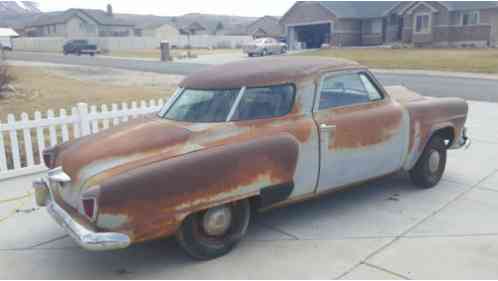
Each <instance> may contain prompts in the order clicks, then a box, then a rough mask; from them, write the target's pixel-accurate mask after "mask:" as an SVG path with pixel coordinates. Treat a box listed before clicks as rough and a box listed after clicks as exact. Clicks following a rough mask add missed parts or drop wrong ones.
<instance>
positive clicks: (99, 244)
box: [33, 179, 131, 251]
mask: <svg viewBox="0 0 498 281" xmlns="http://www.w3.org/2000/svg"><path fill="white" fill-rule="evenodd" d="M33 188H34V190H35V200H36V203H37V204H38V205H39V206H41V207H46V208H47V211H48V213H49V214H50V215H51V216H52V218H53V219H54V220H55V221H56V222H57V223H58V224H59V225H60V226H61V227H62V228H64V230H65V231H66V232H67V233H68V234H69V235H70V236H71V237H72V238H73V239H74V240H75V241H76V243H78V245H80V246H81V247H82V248H84V249H86V250H90V251H108V250H117V249H123V248H126V247H128V246H129V245H130V244H131V240H130V237H129V236H128V235H126V234H123V233H114V232H96V231H94V230H93V229H91V228H89V227H88V226H85V225H84V224H82V223H79V222H78V221H77V220H75V219H74V218H73V217H72V216H71V215H70V214H69V213H68V212H67V211H66V210H64V209H63V208H62V207H61V206H59V204H57V202H56V201H55V200H54V199H53V196H52V194H51V191H50V188H49V186H48V183H47V181H46V180H44V179H42V180H38V181H35V182H34V183H33Z"/></svg>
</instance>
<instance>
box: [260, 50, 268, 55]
mask: <svg viewBox="0 0 498 281" xmlns="http://www.w3.org/2000/svg"><path fill="white" fill-rule="evenodd" d="M267 55H268V51H267V50H266V49H264V50H263V51H262V52H261V56H262V57H266V56H267Z"/></svg>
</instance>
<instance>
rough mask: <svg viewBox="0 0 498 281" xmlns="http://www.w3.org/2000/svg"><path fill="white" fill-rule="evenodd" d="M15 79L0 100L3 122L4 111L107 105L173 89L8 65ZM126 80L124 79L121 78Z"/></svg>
mask: <svg viewBox="0 0 498 281" xmlns="http://www.w3.org/2000/svg"><path fill="white" fill-rule="evenodd" d="M11 71H12V74H13V75H14V77H16V81H15V82H14V83H13V84H12V85H13V86H14V87H15V89H16V93H15V94H13V95H12V96H10V97H7V98H3V99H0V121H2V122H5V120H6V117H7V114H8V113H14V114H16V115H17V116H19V114H20V113H22V112H26V113H28V114H30V115H31V114H32V113H33V112H34V111H41V112H46V111H47V110H48V109H54V110H59V109H61V108H65V109H66V110H69V109H70V107H72V106H74V105H75V104H76V103H78V102H86V103H89V104H96V105H99V104H111V103H121V102H131V101H140V100H144V99H145V100H149V99H158V98H165V97H167V96H168V95H170V94H171V93H172V92H173V91H174V85H172V86H171V88H166V89H165V88H159V87H146V86H145V87H144V86H139V85H134V86H119V85H112V84H108V83H101V82H95V81H84V80H78V79H73V78H69V77H65V76H62V75H56V74H54V73H52V72H50V71H47V70H44V69H43V68H41V67H31V66H12V68H11ZM124 79H126V78H124Z"/></svg>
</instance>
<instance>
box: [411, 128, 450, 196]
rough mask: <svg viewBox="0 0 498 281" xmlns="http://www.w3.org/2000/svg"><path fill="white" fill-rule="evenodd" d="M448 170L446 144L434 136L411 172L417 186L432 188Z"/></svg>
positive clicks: (439, 137) (440, 138)
mask: <svg viewBox="0 0 498 281" xmlns="http://www.w3.org/2000/svg"><path fill="white" fill-rule="evenodd" d="M445 169H446V144H445V142H444V139H443V138H442V137H441V136H438V135H436V136H433V137H432V138H431V140H430V141H429V143H428V144H427V146H426V147H425V149H424V152H423V153H422V155H421V156H420V159H419V160H418V162H417V164H416V165H415V167H414V168H413V169H412V170H411V171H410V177H411V179H412V181H413V183H415V184H416V185H417V186H419V187H422V188H432V187H434V186H436V185H437V184H438V183H439V181H440V180H441V178H442V177H443V174H444V170H445Z"/></svg>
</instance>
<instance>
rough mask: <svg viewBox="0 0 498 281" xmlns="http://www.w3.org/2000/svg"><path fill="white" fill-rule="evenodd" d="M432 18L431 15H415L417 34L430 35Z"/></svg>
mask: <svg viewBox="0 0 498 281" xmlns="http://www.w3.org/2000/svg"><path fill="white" fill-rule="evenodd" d="M430 23H431V17H430V15H429V14H420V15H415V32H417V33H428V32H430V31H431V28H430Z"/></svg>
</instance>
